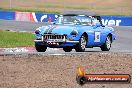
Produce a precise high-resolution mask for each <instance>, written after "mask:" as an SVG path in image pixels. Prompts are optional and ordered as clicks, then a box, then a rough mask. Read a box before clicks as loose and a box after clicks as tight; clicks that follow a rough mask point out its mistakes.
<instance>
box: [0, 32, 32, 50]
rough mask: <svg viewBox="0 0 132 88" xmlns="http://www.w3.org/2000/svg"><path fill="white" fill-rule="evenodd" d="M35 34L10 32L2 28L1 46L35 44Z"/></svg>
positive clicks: (0, 35) (0, 34)
mask: <svg viewBox="0 0 132 88" xmlns="http://www.w3.org/2000/svg"><path fill="white" fill-rule="evenodd" d="M33 39H34V36H33V34H32V33H25V32H10V31H3V30H0V47H1V48H3V47H22V46H33V45H34V42H33Z"/></svg>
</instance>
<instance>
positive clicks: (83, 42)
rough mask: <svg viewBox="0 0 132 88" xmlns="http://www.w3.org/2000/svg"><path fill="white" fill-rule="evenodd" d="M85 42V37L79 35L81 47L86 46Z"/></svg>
mask: <svg viewBox="0 0 132 88" xmlns="http://www.w3.org/2000/svg"><path fill="white" fill-rule="evenodd" d="M86 44H87V42H86V39H85V37H84V36H82V37H81V47H82V49H85V48H86Z"/></svg>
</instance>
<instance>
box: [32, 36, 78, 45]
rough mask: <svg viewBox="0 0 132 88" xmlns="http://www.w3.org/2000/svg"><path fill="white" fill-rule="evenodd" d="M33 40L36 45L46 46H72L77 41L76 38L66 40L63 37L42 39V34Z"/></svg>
mask: <svg viewBox="0 0 132 88" xmlns="http://www.w3.org/2000/svg"><path fill="white" fill-rule="evenodd" d="M34 42H35V43H36V44H38V45H45V46H47V47H52V46H54V47H64V46H74V45H76V44H77V43H79V41H76V40H68V39H66V38H63V39H46V40H45V39H44V38H43V36H41V38H39V39H36V40H34Z"/></svg>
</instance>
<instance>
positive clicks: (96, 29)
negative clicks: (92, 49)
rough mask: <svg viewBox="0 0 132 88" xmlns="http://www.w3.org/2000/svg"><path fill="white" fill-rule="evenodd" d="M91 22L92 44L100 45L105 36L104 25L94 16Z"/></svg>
mask: <svg viewBox="0 0 132 88" xmlns="http://www.w3.org/2000/svg"><path fill="white" fill-rule="evenodd" d="M92 22H93V26H92V28H93V29H92V30H93V37H94V40H93V44H94V46H99V45H102V43H103V42H104V37H105V29H104V27H102V26H101V24H100V22H99V21H98V20H97V19H96V18H94V19H93V20H92Z"/></svg>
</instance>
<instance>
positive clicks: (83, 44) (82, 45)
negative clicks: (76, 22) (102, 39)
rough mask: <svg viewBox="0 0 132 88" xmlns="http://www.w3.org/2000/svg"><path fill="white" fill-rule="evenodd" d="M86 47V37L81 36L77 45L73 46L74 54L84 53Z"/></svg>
mask: <svg viewBox="0 0 132 88" xmlns="http://www.w3.org/2000/svg"><path fill="white" fill-rule="evenodd" d="M86 45H87V37H86V35H84V34H83V35H82V36H81V38H80V40H79V43H78V44H77V45H76V46H75V50H76V52H84V51H85V48H86Z"/></svg>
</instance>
